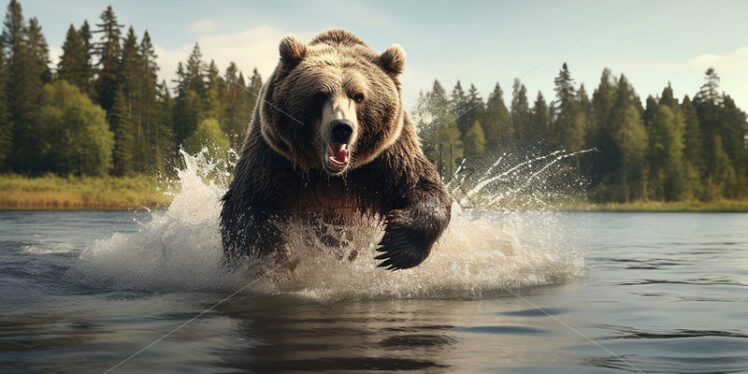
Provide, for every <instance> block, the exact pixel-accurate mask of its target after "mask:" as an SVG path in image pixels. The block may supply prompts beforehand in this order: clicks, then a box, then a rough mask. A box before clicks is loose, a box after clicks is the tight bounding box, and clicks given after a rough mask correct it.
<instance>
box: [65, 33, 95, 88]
mask: <svg viewBox="0 0 748 374" xmlns="http://www.w3.org/2000/svg"><path fill="white" fill-rule="evenodd" d="M87 59H88V57H87V56H86V46H85V45H84V43H83V40H82V39H81V36H80V34H79V33H78V30H76V29H75V26H73V25H70V27H69V28H68V32H67V35H66V36H65V42H64V43H63V44H62V56H60V62H59V63H58V64H57V78H58V79H62V80H65V81H67V82H69V83H70V84H72V85H74V86H76V87H78V88H79V89H81V90H83V91H85V89H86V88H87V86H88V79H89V77H88V60H87Z"/></svg>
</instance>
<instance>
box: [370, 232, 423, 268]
mask: <svg viewBox="0 0 748 374" xmlns="http://www.w3.org/2000/svg"><path fill="white" fill-rule="evenodd" d="M379 246H380V247H379V248H377V251H379V252H382V254H380V255H379V256H377V257H374V258H375V259H377V260H384V261H382V263H380V264H379V267H386V268H387V270H399V269H407V268H412V267H414V266H417V265H418V264H420V263H421V262H423V260H425V259H426V257H428V255H429V249H430V247H431V243H430V242H428V241H427V240H423V237H422V235H419V233H418V232H417V230H414V229H412V228H409V227H397V228H393V229H389V228H388V229H387V231H386V232H385V234H384V237H383V238H382V241H380V242H379Z"/></svg>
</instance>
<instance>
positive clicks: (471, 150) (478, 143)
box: [463, 121, 486, 158]
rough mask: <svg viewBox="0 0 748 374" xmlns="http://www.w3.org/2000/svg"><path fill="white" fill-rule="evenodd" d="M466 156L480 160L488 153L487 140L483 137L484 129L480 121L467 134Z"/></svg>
mask: <svg viewBox="0 0 748 374" xmlns="http://www.w3.org/2000/svg"><path fill="white" fill-rule="evenodd" d="M463 142H464V143H465V156H467V157H468V158H478V157H480V156H481V155H482V154H483V153H484V152H485V151H486V138H485V136H484V135H483V127H481V125H480V121H475V122H474V123H473V126H471V127H470V128H469V129H468V131H467V132H466V133H465V137H464V141H463Z"/></svg>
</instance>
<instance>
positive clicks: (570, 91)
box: [553, 63, 585, 160]
mask: <svg viewBox="0 0 748 374" xmlns="http://www.w3.org/2000/svg"><path fill="white" fill-rule="evenodd" d="M554 83H555V85H556V86H555V91H556V110H557V111H556V113H554V125H553V128H554V130H555V131H557V132H558V134H559V139H557V142H558V143H557V144H558V145H559V146H560V147H562V148H564V149H566V150H567V151H569V152H578V151H580V150H582V147H583V146H584V137H585V128H584V125H585V118H584V114H583V113H582V111H581V110H580V108H579V105H578V103H577V95H576V92H575V90H574V80H573V79H572V78H571V73H570V72H569V68H568V66H567V65H566V63H564V64H563V66H562V67H561V70H560V71H559V75H558V77H556V79H555V80H554ZM577 160H579V159H578V158H577Z"/></svg>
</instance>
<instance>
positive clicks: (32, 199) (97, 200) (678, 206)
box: [0, 174, 748, 212]
mask: <svg viewBox="0 0 748 374" xmlns="http://www.w3.org/2000/svg"><path fill="white" fill-rule="evenodd" d="M167 191H169V187H168V186H166V185H165V184H164V183H162V182H159V181H158V180H157V179H156V178H154V177H152V176H147V175H138V176H134V177H109V176H107V177H59V176H56V175H46V176H43V177H34V178H31V177H25V176H19V175H14V174H5V175H0V210H128V209H142V208H149V209H162V208H166V207H168V206H169V203H170V202H171V198H172V196H171V195H170V194H169V193H167ZM552 205H553V206H555V207H556V209H558V210H561V211H600V212H748V199H747V200H718V201H710V202H703V201H678V202H662V201H635V202H630V203H590V202H586V201H584V200H583V199H582V198H581V197H580V196H576V197H572V196H569V197H568V198H562V199H559V200H558V201H557V203H556V204H552Z"/></svg>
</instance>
